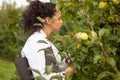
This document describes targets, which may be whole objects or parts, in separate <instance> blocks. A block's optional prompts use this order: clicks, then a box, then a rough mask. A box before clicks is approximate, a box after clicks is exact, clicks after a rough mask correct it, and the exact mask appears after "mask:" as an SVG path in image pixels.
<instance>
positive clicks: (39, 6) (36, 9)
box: [22, 0, 56, 35]
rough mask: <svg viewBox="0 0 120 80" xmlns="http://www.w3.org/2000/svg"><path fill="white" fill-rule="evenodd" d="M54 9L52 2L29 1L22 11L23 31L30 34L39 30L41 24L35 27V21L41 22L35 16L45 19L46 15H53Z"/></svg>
mask: <svg viewBox="0 0 120 80" xmlns="http://www.w3.org/2000/svg"><path fill="white" fill-rule="evenodd" d="M55 12H56V9H55V4H54V3H50V2H48V3H43V2H40V1H39V0H34V1H31V2H30V5H29V6H28V7H27V8H26V10H25V12H24V13H23V19H22V24H23V26H24V31H25V33H27V34H28V35H31V34H32V33H34V32H35V31H37V30H40V29H41V28H42V26H39V27H36V26H34V24H35V23H41V24H42V22H40V21H39V20H37V19H36V17H41V18H42V19H45V18H46V17H53V15H55Z"/></svg>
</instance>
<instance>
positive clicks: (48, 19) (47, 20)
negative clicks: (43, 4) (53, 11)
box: [45, 17, 50, 25]
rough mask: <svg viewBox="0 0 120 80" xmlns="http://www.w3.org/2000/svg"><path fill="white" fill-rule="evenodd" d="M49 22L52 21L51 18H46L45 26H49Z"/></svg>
mask: <svg viewBox="0 0 120 80" xmlns="http://www.w3.org/2000/svg"><path fill="white" fill-rule="evenodd" d="M49 21H50V17H46V18H45V24H47V25H48V24H49Z"/></svg>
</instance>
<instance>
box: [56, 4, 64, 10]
mask: <svg viewBox="0 0 120 80" xmlns="http://www.w3.org/2000/svg"><path fill="white" fill-rule="evenodd" d="M62 6H63V3H62V2H57V4H56V10H57V11H59V10H60V9H61V7H62Z"/></svg>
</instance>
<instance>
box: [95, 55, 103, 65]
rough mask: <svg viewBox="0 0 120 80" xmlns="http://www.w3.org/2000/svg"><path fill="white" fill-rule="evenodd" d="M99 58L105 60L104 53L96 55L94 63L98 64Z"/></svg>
mask: <svg viewBox="0 0 120 80" xmlns="http://www.w3.org/2000/svg"><path fill="white" fill-rule="evenodd" d="M99 60H102V61H103V60H104V56H102V55H96V56H95V57H94V60H93V63H94V64H97V63H98V61H99Z"/></svg>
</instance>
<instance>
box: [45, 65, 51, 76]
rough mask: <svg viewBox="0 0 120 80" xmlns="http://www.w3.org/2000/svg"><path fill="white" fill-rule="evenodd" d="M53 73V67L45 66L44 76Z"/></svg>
mask: <svg viewBox="0 0 120 80" xmlns="http://www.w3.org/2000/svg"><path fill="white" fill-rule="evenodd" d="M52 71H53V65H47V66H46V67H45V73H44V74H47V75H48V74H50V73H51V72H52Z"/></svg>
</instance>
